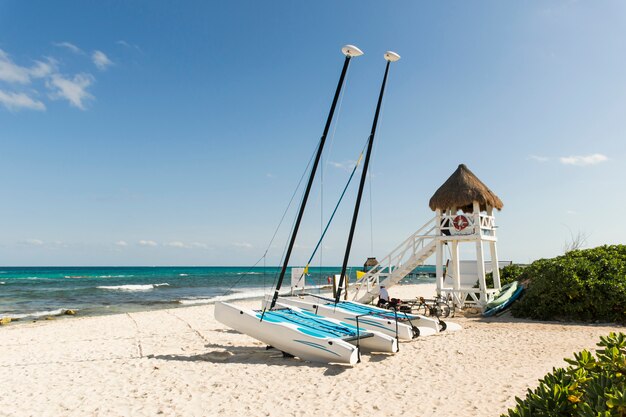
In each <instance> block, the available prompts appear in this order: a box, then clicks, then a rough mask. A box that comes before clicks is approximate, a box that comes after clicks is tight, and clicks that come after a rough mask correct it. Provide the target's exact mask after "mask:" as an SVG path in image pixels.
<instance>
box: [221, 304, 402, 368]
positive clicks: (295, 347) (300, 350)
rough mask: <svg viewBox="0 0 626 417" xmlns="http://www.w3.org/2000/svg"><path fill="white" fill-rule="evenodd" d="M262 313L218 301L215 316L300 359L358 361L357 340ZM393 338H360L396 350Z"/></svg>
mask: <svg viewBox="0 0 626 417" xmlns="http://www.w3.org/2000/svg"><path fill="white" fill-rule="evenodd" d="M260 317H261V313H260V312H258V311H254V310H250V309H247V308H242V307H240V306H236V305H233V304H229V303H216V304H215V318H216V319H217V320H218V321H219V322H221V323H223V324H225V325H227V326H228V327H231V328H233V329H235V330H237V331H239V332H241V333H245V334H247V335H248V336H251V337H253V338H255V339H257V340H260V341H262V342H264V343H267V344H268V345H270V346H273V347H274V348H276V349H279V350H281V351H283V352H286V353H289V354H291V355H293V356H297V357H299V358H300V359H304V360H309V361H313V362H324V363H329V362H335V363H347V364H351V365H353V364H355V363H357V361H358V348H357V347H356V346H355V345H353V344H352V343H356V340H355V341H353V342H352V343H349V342H347V341H345V340H342V338H341V337H330V336H328V335H324V334H323V333H320V332H316V331H315V329H311V328H307V327H305V326H298V325H297V324H294V323H291V322H284V321H279V320H275V319H272V318H270V317H268V316H267V315H266V317H265V318H264V319H263V321H261V319H260ZM335 323H338V322H336V321H335ZM385 338H387V339H386V340H385ZM390 339H392V338H389V337H388V336H385V335H379V337H369V338H364V339H361V340H360V342H361V346H363V347H364V348H369V349H372V345H374V346H373V350H377V351H384V352H396V351H397V350H398V347H397V344H396V342H395V340H390ZM366 341H367V342H366ZM363 342H365V343H363Z"/></svg>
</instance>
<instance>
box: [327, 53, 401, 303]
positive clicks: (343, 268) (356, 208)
mask: <svg viewBox="0 0 626 417" xmlns="http://www.w3.org/2000/svg"><path fill="white" fill-rule="evenodd" d="M398 59H400V55H398V54H396V53H395V52H386V53H385V60H386V61H387V66H386V67H385V76H384V77H383V84H382V86H381V87H380V95H379V96H378V104H377V105H376V113H375V114H374V123H373V124H372V131H371V133H370V137H369V141H368V143H367V153H366V154H365V162H364V163H363V172H362V173H361V182H360V183H359V192H358V193H357V196H356V203H355V205H354V214H353V215H352V224H351V225H350V234H349V235H348V244H347V245H346V253H345V255H344V257H343V265H342V266H341V275H340V276H339V285H338V286H337V294H336V295H335V304H337V303H338V302H339V299H340V298H341V288H342V287H343V282H344V279H345V275H346V269H347V268H348V259H349V258H350V249H352V238H353V237H354V229H355V227H356V221H357V218H358V217H359V207H360V206H361V197H362V196H363V188H364V187H365V177H366V176H367V169H368V167H369V163H370V155H371V154H372V145H373V144H374V136H375V135H376V126H377V125H378V115H379V114H380V106H381V103H382V102H383V95H384V94H385V84H387V74H389V64H391V63H392V62H395V61H397V60H398Z"/></svg>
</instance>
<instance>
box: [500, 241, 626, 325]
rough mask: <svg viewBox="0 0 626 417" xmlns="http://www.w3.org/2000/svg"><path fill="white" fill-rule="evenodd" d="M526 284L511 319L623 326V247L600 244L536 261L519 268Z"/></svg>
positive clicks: (625, 296) (625, 301) (625, 249)
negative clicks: (574, 321)
mask: <svg viewBox="0 0 626 417" xmlns="http://www.w3.org/2000/svg"><path fill="white" fill-rule="evenodd" d="M517 279H518V280H520V281H522V282H523V283H526V284H527V288H526V290H525V291H524V295H523V297H522V298H521V299H520V300H519V301H518V302H517V303H515V304H514V305H513V307H512V309H511V310H512V313H513V315H514V316H515V317H528V318H532V319H539V320H577V321H610V322H620V323H626V246H625V245H610V246H609V245H606V246H600V247H597V248H594V249H585V250H574V251H571V252H568V253H566V254H565V255H562V256H558V257H556V258H552V259H540V260H538V261H535V262H533V263H532V264H530V265H529V266H527V267H525V268H523V269H522V271H521V273H520V274H519V275H518V276H517Z"/></svg>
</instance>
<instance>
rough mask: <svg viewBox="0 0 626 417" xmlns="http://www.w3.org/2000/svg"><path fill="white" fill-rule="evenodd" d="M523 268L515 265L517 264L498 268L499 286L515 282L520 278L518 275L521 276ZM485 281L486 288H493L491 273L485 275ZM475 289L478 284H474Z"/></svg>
mask: <svg viewBox="0 0 626 417" xmlns="http://www.w3.org/2000/svg"><path fill="white" fill-rule="evenodd" d="M524 268H525V267H524V266H522V265H517V264H511V265H507V266H505V267H502V268H500V284H501V285H506V284H510V283H511V282H513V281H515V280H517V279H518V278H519V277H520V275H522V272H523V271H524ZM485 280H486V282H487V287H489V288H493V273H492V272H489V273H487V274H485ZM476 287H477V288H478V284H476Z"/></svg>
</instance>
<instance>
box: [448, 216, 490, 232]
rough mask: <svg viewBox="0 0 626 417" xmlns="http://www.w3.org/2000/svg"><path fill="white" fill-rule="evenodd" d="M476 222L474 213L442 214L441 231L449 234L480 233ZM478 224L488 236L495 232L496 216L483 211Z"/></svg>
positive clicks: (481, 230)
mask: <svg viewBox="0 0 626 417" xmlns="http://www.w3.org/2000/svg"><path fill="white" fill-rule="evenodd" d="M476 223H477V222H476V217H475V215H474V214H452V215H448V214H446V215H442V216H441V232H442V233H443V234H444V235H447V236H457V235H473V234H478V232H479V230H477V227H476ZM478 224H479V226H480V233H481V234H483V235H488V236H493V235H494V234H495V228H496V222H495V217H493V216H489V215H487V214H482V213H481V214H480V218H479V222H478Z"/></svg>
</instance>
